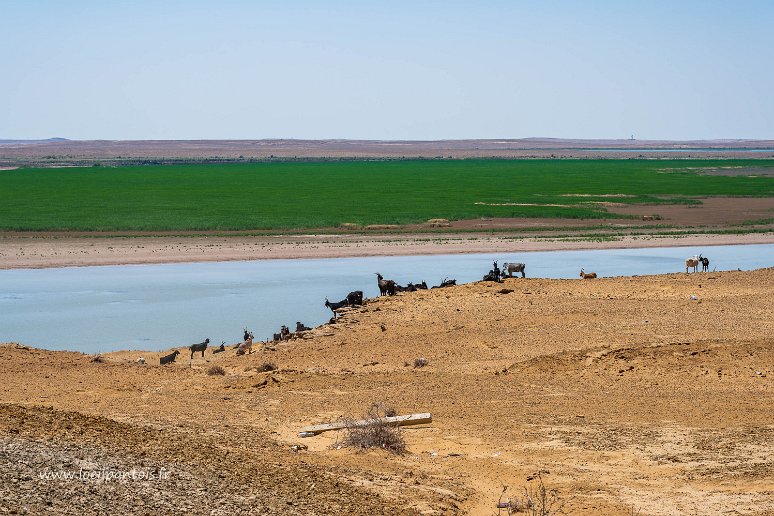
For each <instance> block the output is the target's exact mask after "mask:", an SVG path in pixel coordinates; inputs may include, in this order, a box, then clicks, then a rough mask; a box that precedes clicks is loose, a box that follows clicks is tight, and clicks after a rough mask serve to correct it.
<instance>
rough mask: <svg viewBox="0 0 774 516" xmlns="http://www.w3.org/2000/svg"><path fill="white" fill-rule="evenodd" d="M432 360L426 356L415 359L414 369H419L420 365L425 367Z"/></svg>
mask: <svg viewBox="0 0 774 516" xmlns="http://www.w3.org/2000/svg"><path fill="white" fill-rule="evenodd" d="M429 363H430V361H429V360H428V359H426V358H425V357H419V358H415V359H414V369H418V368H420V367H425V366H426V365H427V364H429Z"/></svg>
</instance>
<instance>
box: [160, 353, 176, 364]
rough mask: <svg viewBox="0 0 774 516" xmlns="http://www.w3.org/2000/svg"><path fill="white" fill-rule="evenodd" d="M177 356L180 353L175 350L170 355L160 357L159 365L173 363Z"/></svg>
mask: <svg viewBox="0 0 774 516" xmlns="http://www.w3.org/2000/svg"><path fill="white" fill-rule="evenodd" d="M179 354H180V352H179V351H178V350H175V351H173V352H172V353H170V354H169V355H166V356H163V357H161V358H160V359H159V364H160V365H167V364H171V363H172V362H174V361H175V358H177V355H179Z"/></svg>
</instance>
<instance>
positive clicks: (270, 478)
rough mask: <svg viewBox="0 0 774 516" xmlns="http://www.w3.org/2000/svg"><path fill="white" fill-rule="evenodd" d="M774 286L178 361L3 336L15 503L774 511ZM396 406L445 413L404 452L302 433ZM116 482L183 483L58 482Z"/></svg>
mask: <svg viewBox="0 0 774 516" xmlns="http://www.w3.org/2000/svg"><path fill="white" fill-rule="evenodd" d="M773 287H774V269H763V270H758V271H752V272H722V273H692V274H672V275H663V276H642V277H631V278H627V277H622V278H601V279H599V280H590V281H584V280H546V279H508V280H506V281H505V283H503V284H494V283H476V284H469V285H461V286H458V287H453V288H448V289H437V290H429V291H420V292H415V293H404V294H399V295H397V296H395V297H392V298H380V299H376V300H370V301H369V302H368V303H367V304H366V306H364V307H363V308H360V309H356V310H353V311H351V312H349V313H347V314H346V315H344V316H343V317H342V318H341V319H340V322H339V323H338V324H336V325H326V326H322V327H319V328H316V329H314V330H312V331H311V332H309V333H308V334H307V335H306V337H307V338H299V339H297V340H292V341H290V342H288V343H282V344H276V345H274V346H273V350H272V349H270V348H263V349H262V348H261V346H257V350H256V351H255V352H253V353H252V354H249V355H246V356H235V352H234V351H233V350H232V349H229V350H228V351H226V352H224V353H221V354H216V355H215V354H210V353H209V352H208V353H207V354H206V355H205V357H204V358H201V357H200V356H197V357H195V358H193V360H191V359H190V358H189V357H190V355H189V354H188V353H187V350H185V349H182V348H181V349H182V351H183V353H182V354H181V355H180V356H179V357H178V362H177V363H176V364H174V365H170V366H159V365H158V358H159V356H161V355H162V353H150V352H140V351H122V352H116V353H111V354H108V355H105V356H103V359H104V362H102V363H100V362H92V361H91V357H89V356H84V355H81V354H79V353H71V352H49V351H43V350H37V349H30V348H25V347H23V346H18V345H15V344H9V345H5V346H0V363H2V364H3V382H2V384H0V399H2V404H0V442H2V447H1V448H0V471H1V472H2V475H3V479H4V480H3V482H2V483H0V511H6V512H7V511H11V510H17V511H20V510H23V509H24V507H27V508H28V509H29V510H30V511H31V512H33V513H39V512H65V511H67V510H69V511H71V512H76V513H77V512H81V509H82V508H85V507H88V508H89V510H99V511H104V512H111V513H117V512H121V513H124V512H140V513H142V512H146V511H147V512H149V513H166V512H172V511H174V510H181V511H186V512H194V513H214V514H232V513H234V512H237V511H240V510H252V511H254V512H256V513H266V512H269V513H277V514H285V513H287V514H294V513H298V514H301V513H303V514H345V513H352V514H378V513H401V512H405V513H412V512H413V513H417V512H424V513H429V514H442V513H448V514H457V513H470V514H496V509H495V504H496V502H497V499H498V497H499V496H500V492H501V490H502V487H501V486H502V485H507V486H509V490H508V493H511V494H512V495H517V494H519V493H520V492H521V490H522V489H523V488H525V487H526V488H529V489H534V485H535V483H536V482H537V480H535V479H534V475H535V473H537V472H539V471H542V478H543V481H544V482H545V484H546V485H547V486H548V487H549V488H551V489H556V490H557V491H558V496H559V498H560V500H562V501H564V502H566V505H565V509H566V510H567V513H569V514H595V515H596V514H612V515H622V516H623V515H627V516H630V515H632V514H639V515H643V516H645V515H674V514H774V300H773V299H772V296H771V293H772V289H773ZM503 289H505V290H503ZM509 290H510V292H509ZM692 296H695V299H692ZM140 356H142V357H144V358H145V359H146V361H147V365H141V364H138V363H136V362H135V361H136V360H137V358H139V357H140ZM417 357H424V358H426V359H427V360H428V361H429V364H428V365H427V366H426V367H422V368H414V367H413V366H412V364H413V361H414V359H415V358H417ZM269 361H270V362H273V363H275V364H276V365H277V366H278V367H279V370H278V371H275V372H270V373H259V372H257V371H256V369H255V368H256V367H258V366H260V365H261V364H263V363H265V362H269ZM212 365H220V366H222V367H223V368H224V370H225V373H226V374H225V375H224V376H219V375H218V376H210V375H208V374H206V370H207V368H209V367H210V366H212ZM377 401H383V402H386V403H387V404H389V405H392V406H394V407H395V408H396V409H397V410H398V412H399V413H403V414H405V413H413V412H431V413H432V415H433V422H432V424H429V425H424V426H418V427H408V428H406V429H405V430H404V435H405V438H406V440H407V444H408V450H409V452H408V453H407V454H406V455H404V456H401V457H396V456H392V455H390V454H388V453H387V452H385V451H382V450H377V451H370V452H367V453H358V452H354V451H351V450H348V449H338V448H337V446H336V443H337V435H336V434H335V433H326V434H322V435H319V436H316V437H311V438H306V439H301V438H299V437H298V436H297V433H298V431H299V429H300V428H301V427H302V426H304V425H306V424H314V423H320V422H328V421H335V420H337V419H338V418H340V417H342V416H357V415H359V414H361V413H363V412H364V411H365V410H366V409H367V408H368V406H369V405H370V404H371V403H373V402H377ZM300 443H301V444H304V445H306V446H308V449H305V450H300V451H297V452H295V451H293V450H292V448H291V447H292V446H293V445H296V444H300ZM104 468H112V469H115V470H121V471H125V470H129V469H131V468H145V469H146V470H148V471H151V472H157V473H158V472H161V471H165V472H167V473H168V477H167V478H166V479H164V480H156V481H154V482H150V481H144V482H143V481H138V480H127V481H123V482H103V483H97V482H89V481H83V480H69V481H67V480H57V481H53V480H44V479H41V478H40V474H41V471H47V470H57V471H58V470H67V471H76V472H77V471H80V470H81V469H85V470H86V471H100V470H102V469H104ZM530 478H532V480H529V479H530ZM92 508H97V509H92Z"/></svg>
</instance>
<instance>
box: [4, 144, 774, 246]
mask: <svg viewBox="0 0 774 516" xmlns="http://www.w3.org/2000/svg"><path fill="white" fill-rule="evenodd" d="M721 196H722V197H735V196H746V197H764V198H766V197H768V198H770V197H774V162H772V161H770V160H609V159H605V160H583V159H581V160H499V159H489V160H374V161H367V160H361V161H319V162H303V161H285V162H256V163H229V164H205V165H191V164H186V165H158V166H154V165H147V166H126V167H115V168H112V167H85V168H79V167H68V168H19V169H15V170H3V171H1V172H0V230H2V231H151V232H152V231H218V230H222V231H230V230H298V229H317V228H340V227H342V225H344V226H343V227H349V226H348V225H354V227H365V226H368V225H399V226H403V225H409V224H419V223H424V222H426V221H427V220H429V219H433V218H443V219H448V220H451V221H459V220H472V219H480V218H498V219H503V218H504V219H507V218H548V219H576V220H577V219H617V218H623V219H625V218H631V217H634V216H633V215H629V214H625V213H616V212H614V210H611V209H609V208H613V207H618V208H620V207H622V206H623V207H625V206H637V205H648V206H651V205H669V204H672V205H675V204H677V205H690V204H697V205H698V204H700V203H701V200H700V199H701V198H706V197H721Z"/></svg>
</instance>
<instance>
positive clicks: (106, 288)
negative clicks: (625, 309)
mask: <svg viewBox="0 0 774 516" xmlns="http://www.w3.org/2000/svg"><path fill="white" fill-rule="evenodd" d="M700 252H703V253H704V254H705V255H706V256H707V257H708V258H709V259H710V260H711V263H710V270H714V269H717V270H729V269H733V270H736V269H737V268H739V269H742V270H748V269H755V268H760V267H770V266H773V265H774V245H770V244H769V245H744V246H713V247H705V248H693V247H690V248H689V247H670V248H655V249H621V250H597V251H551V252H529V253H513V254H502V253H501V254H457V255H435V256H399V257H373V258H336V259H319V260H261V261H243V262H216V263H186V264H164V265H125V266H108V267H73V268H61V269H22V270H7V271H0V342H20V343H23V344H29V345H32V346H36V347H43V348H48V349H70V350H76V351H82V352H85V353H97V352H107V351H111V350H117V349H149V350H158V349H166V348H169V347H172V346H183V345H188V344H191V343H194V342H201V341H202V340H204V338H206V337H209V339H210V342H212V343H214V344H216V345H217V344H220V342H221V341H226V342H228V343H231V342H236V341H238V340H240V339H241V335H242V329H243V328H249V329H251V330H252V331H253V332H254V334H255V337H256V338H257V339H265V338H268V337H269V336H271V334H272V333H274V332H277V331H279V327H280V325H282V324H286V325H288V326H289V327H290V328H291V330H293V329H295V323H296V321H301V322H303V323H305V324H307V325H308V326H316V325H318V324H321V323H323V322H325V321H327V320H328V319H329V318H330V316H331V312H330V311H329V310H328V309H327V308H325V307H324V306H323V304H324V302H325V298H326V296H327V297H328V298H330V300H331V301H338V300H340V299H342V298H343V297H344V296H346V294H347V293H348V292H350V291H352V290H362V291H363V292H364V293H365V296H366V297H372V296H375V295H377V294H378V289H377V287H376V277H375V276H374V273H375V272H381V273H382V274H383V275H384V276H385V277H387V278H391V279H394V280H396V281H397V282H398V283H401V284H405V283H408V282H409V281H413V282H421V281H423V280H424V281H426V282H427V283H428V285H431V286H432V285H437V284H438V283H440V282H441V281H442V280H443V279H444V278H447V277H448V278H455V279H457V282H458V283H463V282H469V281H474V280H479V279H481V277H482V276H483V275H484V274H486V273H487V272H488V271H489V269H491V267H492V261H493V260H498V261H499V262H500V263H502V262H503V261H521V262H524V263H526V264H527V276H528V277H544V278H577V277H578V273H579V271H580V268H581V267H584V268H585V269H586V271H587V272H589V271H595V272H596V273H597V274H599V275H600V276H621V275H634V274H660V273H669V272H680V271H684V270H685V266H684V260H685V258H686V257H687V256H693V255H694V254H697V253H700Z"/></svg>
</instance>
